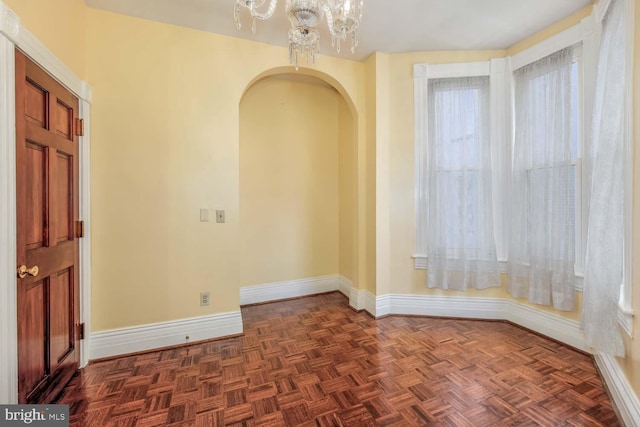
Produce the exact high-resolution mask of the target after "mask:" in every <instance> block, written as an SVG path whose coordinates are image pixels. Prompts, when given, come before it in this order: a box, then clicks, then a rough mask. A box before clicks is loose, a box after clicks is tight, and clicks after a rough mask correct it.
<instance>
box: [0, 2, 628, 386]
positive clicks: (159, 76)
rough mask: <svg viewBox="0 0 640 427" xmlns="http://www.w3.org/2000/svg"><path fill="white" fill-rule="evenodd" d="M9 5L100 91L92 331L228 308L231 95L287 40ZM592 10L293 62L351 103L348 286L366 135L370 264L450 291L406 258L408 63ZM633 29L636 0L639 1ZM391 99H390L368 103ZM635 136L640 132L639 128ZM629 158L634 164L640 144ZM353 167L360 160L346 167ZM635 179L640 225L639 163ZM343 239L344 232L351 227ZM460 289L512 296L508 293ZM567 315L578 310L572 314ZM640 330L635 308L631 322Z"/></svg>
mask: <svg viewBox="0 0 640 427" xmlns="http://www.w3.org/2000/svg"><path fill="white" fill-rule="evenodd" d="M4 2H5V3H6V4H7V6H9V7H10V8H11V9H12V10H13V11H15V12H16V13H17V14H18V15H19V16H20V18H21V21H22V23H23V24H24V25H25V26H26V27H27V28H28V29H29V30H30V31H31V32H32V33H33V34H34V35H36V37H38V38H39V39H40V40H41V41H43V42H44V43H45V45H47V47H49V49H51V50H52V51H53V53H54V54H56V55H57V56H58V57H59V58H60V59H61V60H62V61H63V62H64V63H65V64H66V65H67V66H69V68H70V69H71V70H72V71H73V72H74V73H76V74H77V75H78V76H79V77H80V78H81V79H85V80H88V82H89V83H90V84H91V85H92V88H93V91H94V92H93V95H94V102H93V105H92V129H91V131H92V159H91V167H92V187H91V190H92V212H93V217H92V230H91V232H92V237H93V247H92V250H93V260H92V267H93V276H92V280H93V306H92V310H93V324H92V327H93V330H94V331H99V330H104V329H110V328H117V327H123V326H132V325H139V324H144V323H149V322H158V321H166V320H173V319H178V318H185V317H191V316H197V315H202V314H210V313H216V312H225V311H234V310H237V307H238V303H239V287H240V286H241V285H242V284H243V280H244V281H247V279H246V278H243V275H242V271H241V267H240V266H242V265H244V264H243V263H244V262H248V263H250V262H251V260H250V259H248V258H247V257H245V256H243V254H242V250H243V249H244V247H245V246H244V245H243V244H242V242H241V239H240V237H241V233H240V208H241V193H240V185H241V180H240V172H241V161H242V159H241V158H240V150H241V146H240V144H239V140H240V136H239V129H240V115H239V104H240V100H241V99H242V96H243V93H244V91H245V90H246V88H247V87H248V86H250V82H252V81H253V80H254V79H256V78H257V77H259V76H260V75H261V74H263V73H265V72H266V74H269V73H271V72H280V70H290V67H289V66H288V64H287V62H286V58H287V53H286V49H283V48H279V47H274V46H269V45H261V44H257V43H253V42H249V41H245V40H240V39H234V38H229V37H224V36H218V35H212V34H208V33H203V32H198V31H194V30H189V29H185V28H179V27H174V26H170V25H166V24H159V23H153V22H148V21H144V20H139V19H134V18H129V17H124V16H120V15H115V14H111V13H108V12H104V11H98V10H94V9H88V8H87V7H86V6H85V4H84V2H83V1H82V0H56V1H55V2H54V1H51V0H4ZM589 11H590V8H587V9H585V10H583V11H580V12H578V13H577V14H575V15H573V16H571V17H569V18H567V19H565V20H563V21H561V22H559V23H558V24H556V25H553V26H551V27H549V28H548V29H546V30H544V31H542V32H540V33H538V34H536V35H534V36H533V37H531V38H529V39H527V40H524V41H522V42H520V43H518V44H516V45H514V46H512V47H511V48H509V49H508V50H507V51H495V52H430V53H429V52H427V53H410V54H399V55H388V57H383V56H378V57H376V56H373V57H372V58H370V59H369V60H368V61H366V62H365V63H358V62H354V61H344V60H340V59H335V58H330V57H325V56H322V57H320V58H319V60H318V63H317V64H316V66H315V67H314V69H313V70H309V69H302V70H301V73H302V74H305V73H306V74H315V75H319V76H321V77H324V78H326V79H327V80H329V81H331V82H332V84H335V85H336V86H337V88H338V90H339V91H340V93H341V94H342V95H343V96H345V97H346V98H347V99H348V102H347V103H346V104H345V103H343V102H342V101H340V102H339V103H338V111H339V113H338V116H339V118H338V131H337V132H338V135H339V136H338V138H339V140H340V144H339V154H338V157H339V159H340V166H339V168H338V169H339V172H338V176H339V177H340V185H339V187H340V188H339V202H338V204H339V218H340V220H339V222H340V227H339V230H340V231H339V233H340V242H339V247H340V251H341V252H340V259H339V271H340V273H341V274H343V275H345V276H347V277H348V278H350V279H352V280H354V283H355V286H356V287H357V288H359V289H366V290H369V291H371V292H373V293H376V291H377V289H376V277H375V276H376V274H377V271H376V257H375V256H376V225H375V224H376V203H377V199H376V162H377V161H378V159H377V156H376V144H377V142H378V138H379V137H381V136H385V135H387V137H388V144H387V149H388V167H389V172H388V192H385V194H386V195H388V198H389V200H388V203H385V206H388V209H389V230H390V231H389V248H390V250H389V255H388V260H384V259H382V260H380V259H378V260H377V262H388V264H389V269H390V273H389V274H390V277H392V278H393V280H392V282H391V284H390V286H389V292H392V293H403V294H408V293H412V294H428V293H434V294H443V295H459V293H455V292H443V291H437V290H427V289H425V287H424V282H425V278H424V272H423V271H418V270H415V269H414V268H413V260H412V259H411V254H412V253H413V251H414V247H415V242H414V239H415V237H414V202H413V198H414V196H413V194H414V193H413V182H414V177H413V170H414V169H413V144H414V138H413V129H414V121H413V76H412V68H413V64H414V63H419V62H429V63H449V62H468V61H480V60H486V59H489V58H493V57H503V56H506V55H507V54H515V53H517V52H520V51H522V50H524V49H526V48H527V47H529V46H532V45H533V44H535V43H537V42H539V41H541V40H544V39H545V38H547V37H550V36H551V35H553V34H556V33H558V32H560V31H562V30H564V29H566V28H568V27H569V26H571V25H574V24H575V23H577V22H579V20H580V19H582V18H583V17H584V16H586V15H587V14H588V13H589ZM61 22H62V23H65V25H59V23H61ZM638 39H640V8H638V7H636V40H638ZM221 65H222V66H221ZM635 65H636V71H635V83H636V84H635V89H634V90H635V92H634V99H635V102H636V109H635V113H634V114H635V120H634V122H636V123H639V122H640V101H638V100H639V99H640V73H639V72H638V71H637V70H638V69H639V67H640V44H638V43H636V55H635ZM269 70H271V71H269ZM274 70H276V71H274ZM378 76H380V79H379V80H378V78H377V77H378ZM383 76H384V77H383ZM381 84H382V85H383V86H382V89H383V90H384V85H388V94H387V95H385V96H383V97H382V98H380V97H379V94H378V93H377V90H378V89H380V87H379V85H381ZM249 95H250V94H249ZM387 96H388V105H377V104H378V103H379V102H380V103H384V102H385V101H384V98H385V97H387ZM347 110H348V112H349V113H350V114H351V115H352V120H353V121H352V122H351V123H350V124H347V122H348V120H343V118H344V117H347ZM380 111H385V112H388V114H389V116H388V124H386V125H385V124H382V127H380V126H379V125H378V123H377V120H378V119H384V116H381V115H380V114H381V113H380ZM385 126H387V127H388V132H387V131H385V130H384V127H385ZM367 132H369V135H368V136H367ZM635 132H636V134H635V138H636V140H640V129H638V127H636V130H635ZM349 133H354V134H356V135H357V136H356V140H355V141H354V147H353V150H351V151H350V150H349V149H348V146H347V145H345V144H342V141H343V140H344V139H345V135H347V134H349ZM634 156H635V157H634V164H635V169H636V170H638V169H639V168H640V154H639V153H638V150H636V151H635V153H634ZM343 162H344V164H343ZM348 163H351V164H354V165H355V166H357V167H354V169H353V170H349V167H345V164H348ZM350 174H351V177H350V178H346V177H349V175H350ZM333 176H334V177H335V175H333ZM351 179H352V180H353V182H351V183H350V182H349V180H351ZM634 182H635V183H636V185H635V186H634V190H633V191H634V220H635V223H636V224H638V223H640V179H639V178H638V174H637V173H636V174H635V179H634ZM351 192H353V194H355V197H353V195H352V193H351ZM332 200H333V199H332ZM349 201H351V202H352V206H350V205H349ZM383 207H384V206H383ZM200 208H209V209H212V210H213V209H220V208H222V209H225V210H226V213H227V223H225V224H216V223H215V222H213V221H212V222H209V223H200V222H199V209H200ZM349 217H352V218H354V220H353V223H352V224H349V223H348V220H347V219H345V218H349ZM212 219H213V218H212ZM349 234H351V235H352V236H353V240H352V242H349V239H348V238H347V237H346V236H348V235H349ZM633 242H634V265H640V227H638V226H636V227H635V229H634V236H633ZM350 243H351V244H352V245H353V247H352V253H353V257H352V261H353V262H352V263H351V264H349V257H348V256H346V257H343V255H344V254H346V253H348V252H349V250H348V248H349V244H350ZM343 249H345V250H344V251H342V250H343ZM332 262H334V263H335V262H337V261H332ZM349 271H351V272H352V273H351V275H352V276H353V277H349V274H350V273H349ZM639 277H640V275H635V276H634V278H633V285H634V290H636V292H634V297H633V308H634V310H635V311H636V312H638V311H640V292H637V290H638V289H640V279H639ZM201 290H210V291H211V292H212V296H213V298H212V305H211V306H210V307H204V308H202V307H200V306H199V305H198V293H199V292H200V291H201ZM384 292H387V290H386V289H385V290H384ZM465 295H467V296H475V295H477V296H490V297H493V296H495V297H504V298H510V297H509V296H508V294H506V292H505V290H504V288H498V289H490V290H486V291H482V292H478V291H469V292H467V293H466V294H465ZM579 297H580V295H579V294H578V307H579V306H580V305H581V304H580V298H579ZM538 308H541V307H538ZM545 310H548V309H545ZM550 311H552V310H550ZM562 315H565V316H567V317H569V318H572V319H576V320H577V319H578V318H579V310H576V311H574V312H572V313H568V314H562ZM639 328H640V322H639V321H638V318H637V317H636V319H635V320H634V330H635V331H638V330H639ZM637 334H638V332H636V333H635V334H634V339H632V340H627V341H628V342H627V349H628V354H627V357H626V358H625V359H622V360H620V364H621V366H622V368H623V369H624V371H625V373H626V375H627V377H628V378H629V380H630V381H631V383H632V384H633V386H634V388H635V390H636V392H640V343H639V340H638V339H636V336H637Z"/></svg>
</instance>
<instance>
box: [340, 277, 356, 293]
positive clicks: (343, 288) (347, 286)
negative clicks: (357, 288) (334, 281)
mask: <svg viewBox="0 0 640 427" xmlns="http://www.w3.org/2000/svg"><path fill="white" fill-rule="evenodd" d="M351 289H353V282H351V280H349V279H347V278H346V277H344V276H343V275H339V276H338V290H339V291H340V293H341V294H342V295H344V296H346V297H347V298H349V297H350V295H351Z"/></svg>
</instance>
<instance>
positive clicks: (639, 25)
mask: <svg viewBox="0 0 640 427" xmlns="http://www.w3.org/2000/svg"><path fill="white" fill-rule="evenodd" d="M634 31H635V37H634V38H635V40H636V42H635V52H634V67H633V69H634V71H633V123H634V144H633V147H634V151H633V165H634V167H633V224H634V226H633V238H632V248H633V249H632V251H633V255H632V256H633V272H632V274H633V277H632V280H631V283H632V284H633V285H632V286H633V291H632V303H631V306H632V309H633V311H634V313H635V317H634V318H633V337H631V338H630V337H628V335H626V334H624V332H623V336H624V337H625V345H626V349H627V354H626V357H625V358H624V359H618V363H619V364H620V366H621V367H622V369H623V371H624V372H625V374H626V376H627V379H628V380H629V382H630V383H631V385H632V386H633V389H634V390H635V392H636V395H637V396H640V339H639V338H640V319H639V317H640V315H639V313H640V150H638V145H639V144H640V125H639V124H640V43H639V42H638V40H640V5H638V3H637V2H636V4H635V28H634Z"/></svg>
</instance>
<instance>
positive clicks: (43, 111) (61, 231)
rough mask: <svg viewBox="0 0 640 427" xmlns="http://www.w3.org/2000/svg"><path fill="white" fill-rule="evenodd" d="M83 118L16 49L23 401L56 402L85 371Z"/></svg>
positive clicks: (66, 93) (63, 92) (57, 87)
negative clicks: (80, 229) (79, 125)
mask: <svg viewBox="0 0 640 427" xmlns="http://www.w3.org/2000/svg"><path fill="white" fill-rule="evenodd" d="M77 116H78V99H77V98H75V97H74V96H73V95H72V94H71V93H70V92H69V91H68V90H66V89H65V88H64V87H63V86H62V85H61V84H59V83H58V82H57V81H55V80H54V79H53V78H52V77H51V76H49V75H48V74H47V73H46V72H45V71H43V70H42V69H41V68H39V67H38V66H37V65H36V64H34V63H33V62H32V61H31V60H29V59H28V58H26V57H25V56H24V54H23V53H21V52H19V51H16V183H17V188H16V191H17V193H16V201H17V212H16V214H17V231H18V232H17V254H18V257H17V258H18V259H17V261H18V268H20V266H26V267H27V269H28V271H27V272H25V271H24V267H23V271H22V273H23V274H22V275H25V274H26V277H24V278H20V276H21V274H20V271H18V281H17V283H18V289H17V295H18V399H19V401H20V403H51V402H52V400H53V399H55V397H56V396H57V395H58V394H59V393H60V391H61V390H62V388H63V387H64V386H65V385H66V383H67V382H68V381H69V380H70V379H71V377H72V376H73V374H74V373H75V372H76V371H77V369H78V366H79V360H80V345H79V338H80V336H79V335H80V334H79V332H80V330H79V324H78V323H79V320H80V305H79V277H80V276H79V248H78V239H77V238H76V230H75V228H76V224H75V221H76V220H77V219H78V213H79V212H78V193H79V191H78V137H77V136H76V135H75V134H76V132H75V127H76V118H77ZM33 267H38V270H39V271H35V269H33Z"/></svg>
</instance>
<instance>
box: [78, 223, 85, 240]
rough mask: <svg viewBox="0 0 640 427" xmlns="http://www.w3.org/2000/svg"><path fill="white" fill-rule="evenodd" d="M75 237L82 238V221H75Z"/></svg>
mask: <svg viewBox="0 0 640 427" xmlns="http://www.w3.org/2000/svg"><path fill="white" fill-rule="evenodd" d="M76 237H77V238H80V237H84V221H76Z"/></svg>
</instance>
